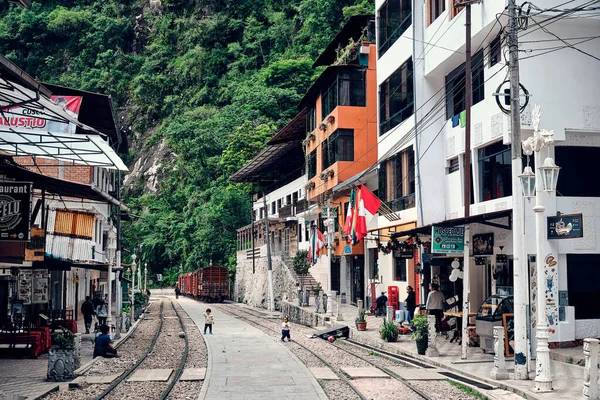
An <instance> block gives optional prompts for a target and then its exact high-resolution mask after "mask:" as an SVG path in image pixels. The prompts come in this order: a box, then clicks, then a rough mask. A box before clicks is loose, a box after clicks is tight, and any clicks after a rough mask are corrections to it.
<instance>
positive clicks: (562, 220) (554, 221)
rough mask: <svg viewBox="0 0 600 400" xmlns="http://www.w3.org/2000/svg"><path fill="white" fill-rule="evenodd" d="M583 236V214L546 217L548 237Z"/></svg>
mask: <svg viewBox="0 0 600 400" xmlns="http://www.w3.org/2000/svg"><path fill="white" fill-rule="evenodd" d="M580 237H583V215H582V214H569V215H567V214H563V215H559V216H557V217H548V239H572V238H580Z"/></svg>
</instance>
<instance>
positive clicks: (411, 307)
mask: <svg viewBox="0 0 600 400" xmlns="http://www.w3.org/2000/svg"><path fill="white" fill-rule="evenodd" d="M406 293H407V296H406V300H404V301H405V302H406V320H407V322H408V323H410V321H412V319H413V318H414V316H415V308H416V307H417V299H416V297H415V291H414V290H413V288H412V286H407V287H406Z"/></svg>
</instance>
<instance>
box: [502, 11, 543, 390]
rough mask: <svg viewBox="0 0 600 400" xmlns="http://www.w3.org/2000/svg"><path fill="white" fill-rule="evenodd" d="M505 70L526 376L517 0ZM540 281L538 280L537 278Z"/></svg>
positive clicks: (520, 353)
mask: <svg viewBox="0 0 600 400" xmlns="http://www.w3.org/2000/svg"><path fill="white" fill-rule="evenodd" d="M508 19H509V28H510V29H509V33H508V50H509V61H508V63H509V64H508V70H509V73H510V120H511V125H510V133H511V154H512V199H513V271H514V273H513V278H514V282H513V285H514V313H515V379H518V380H528V379H529V372H528V368H527V361H528V360H527V359H528V355H529V349H528V348H527V305H528V304H529V284H528V279H527V277H528V274H527V263H526V262H525V261H526V257H525V243H524V242H525V240H524V239H525V215H524V204H523V193H522V191H521V186H520V180H519V175H520V174H521V172H522V171H523V161H522V159H521V115H520V114H521V104H520V99H519V89H520V86H519V37H518V36H517V33H518V32H517V29H518V24H517V5H516V0H508ZM538 285H539V282H538Z"/></svg>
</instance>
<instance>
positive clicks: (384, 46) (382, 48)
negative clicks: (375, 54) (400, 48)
mask: <svg viewBox="0 0 600 400" xmlns="http://www.w3.org/2000/svg"><path fill="white" fill-rule="evenodd" d="M411 24H412V12H411V13H409V14H408V15H407V16H406V17H405V18H404V20H402V22H400V25H398V27H397V28H396V29H394V32H392V33H391V34H390V36H389V37H388V38H387V39H386V40H384V41H383V42H382V43H381V44H380V45H379V57H381V56H383V55H384V54H385V52H386V51H388V50H389V49H390V47H392V45H393V44H394V43H396V40H398V39H399V38H400V36H402V34H403V33H404V31H406V30H407V29H408V27H409V26H410V25H411Z"/></svg>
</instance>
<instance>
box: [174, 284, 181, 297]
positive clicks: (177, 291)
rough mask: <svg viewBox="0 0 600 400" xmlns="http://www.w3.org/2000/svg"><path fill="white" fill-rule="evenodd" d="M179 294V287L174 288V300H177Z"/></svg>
mask: <svg viewBox="0 0 600 400" xmlns="http://www.w3.org/2000/svg"><path fill="white" fill-rule="evenodd" d="M180 293H181V290H179V286H175V298H176V299H178V298H179V294H180Z"/></svg>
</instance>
